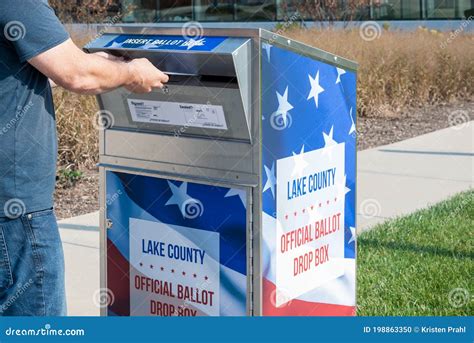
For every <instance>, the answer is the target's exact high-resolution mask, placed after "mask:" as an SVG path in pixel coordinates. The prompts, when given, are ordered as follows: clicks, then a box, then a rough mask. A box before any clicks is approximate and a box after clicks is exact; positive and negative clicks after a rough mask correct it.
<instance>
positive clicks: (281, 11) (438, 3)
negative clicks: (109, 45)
mask: <svg viewBox="0 0 474 343" xmlns="http://www.w3.org/2000/svg"><path fill="white" fill-rule="evenodd" d="M117 1H119V2H120V5H121V8H122V12H123V13H125V16H124V17H123V21H124V22H131V23H132V22H156V21H161V22H185V21H189V20H197V21H226V22H233V21H241V22H246V21H252V22H255V21H280V20H285V18H286V17H289V16H291V15H292V14H293V13H294V12H295V11H296V10H298V11H299V13H300V14H301V16H302V17H303V19H305V20H324V19H326V20H335V19H339V20H341V19H342V20H344V18H346V19H347V15H348V11H347V6H345V4H347V3H348V1H351V0H339V1H340V4H341V6H340V8H341V10H338V11H335V12H334V11H324V10H323V11H319V12H318V11H315V10H314V7H312V6H310V5H308V4H307V2H306V1H304V0H117ZM352 1H353V0H352ZM469 9H474V0H366V5H365V6H362V7H361V8H360V9H359V10H358V11H356V12H355V13H351V14H353V17H351V19H357V20H429V19H463V18H465V11H466V10H469ZM334 16H336V17H334Z"/></svg>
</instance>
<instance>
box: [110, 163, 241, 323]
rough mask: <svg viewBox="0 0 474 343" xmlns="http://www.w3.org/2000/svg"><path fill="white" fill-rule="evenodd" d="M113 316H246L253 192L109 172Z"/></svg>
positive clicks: (111, 302) (111, 303)
mask: <svg viewBox="0 0 474 343" xmlns="http://www.w3.org/2000/svg"><path fill="white" fill-rule="evenodd" d="M106 194H107V197H106V205H107V218H108V220H109V229H108V230H107V276H106V278H107V288H108V296H109V297H110V299H109V308H108V314H109V315H122V316H129V315H130V316H243V315H246V314H247V244H246V242H247V210H246V203H247V192H246V191H245V190H241V189H233V188H225V187H218V186H212V185H205V184H198V183H192V182H185V181H175V180H170V179H163V178H157V177H151V176H144V175H136V174H128V173H122V172H115V171H107V172H106Z"/></svg>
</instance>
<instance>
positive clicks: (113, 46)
mask: <svg viewBox="0 0 474 343" xmlns="http://www.w3.org/2000/svg"><path fill="white" fill-rule="evenodd" d="M122 44H123V43H117V42H112V45H111V46H109V48H112V49H113V48H120V47H121V46H122Z"/></svg>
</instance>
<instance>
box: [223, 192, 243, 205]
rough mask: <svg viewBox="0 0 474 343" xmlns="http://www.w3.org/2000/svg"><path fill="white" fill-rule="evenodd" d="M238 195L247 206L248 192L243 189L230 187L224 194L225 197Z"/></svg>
mask: <svg viewBox="0 0 474 343" xmlns="http://www.w3.org/2000/svg"><path fill="white" fill-rule="evenodd" d="M236 195H237V196H238V197H239V198H240V200H241V201H242V204H243V205H244V207H245V204H246V203H247V198H246V197H247V193H246V192H245V191H243V190H241V189H235V188H232V189H229V191H228V192H227V194H226V195H224V198H227V197H233V196H236Z"/></svg>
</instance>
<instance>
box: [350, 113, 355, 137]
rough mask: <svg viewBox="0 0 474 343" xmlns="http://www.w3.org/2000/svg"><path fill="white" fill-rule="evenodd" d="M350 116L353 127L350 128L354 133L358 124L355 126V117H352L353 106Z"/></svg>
mask: <svg viewBox="0 0 474 343" xmlns="http://www.w3.org/2000/svg"><path fill="white" fill-rule="evenodd" d="M349 116H350V117H351V122H352V124H351V128H350V130H349V134H352V133H353V132H355V130H356V126H355V123H354V118H353V117H352V107H351V110H350V112H349Z"/></svg>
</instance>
